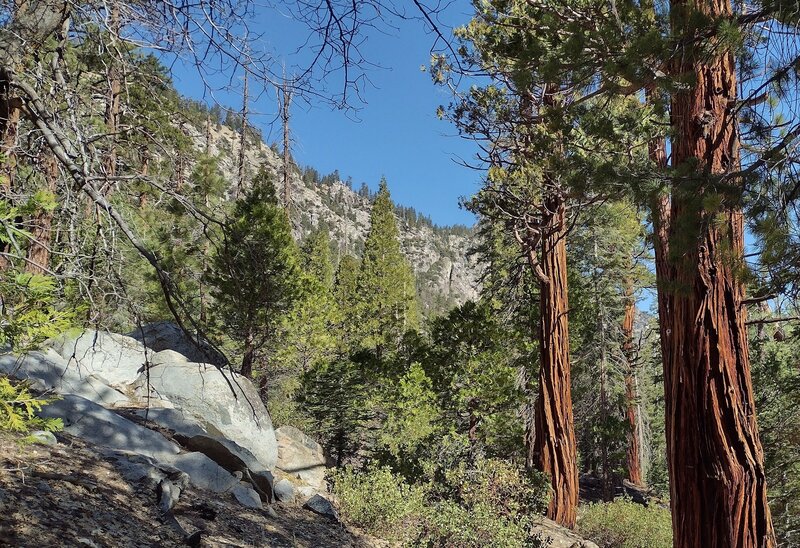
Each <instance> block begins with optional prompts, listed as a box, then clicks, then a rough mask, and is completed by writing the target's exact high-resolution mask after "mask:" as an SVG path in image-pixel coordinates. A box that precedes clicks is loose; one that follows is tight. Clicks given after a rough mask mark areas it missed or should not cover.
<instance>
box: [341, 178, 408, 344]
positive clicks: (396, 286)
mask: <svg viewBox="0 0 800 548" xmlns="http://www.w3.org/2000/svg"><path fill="white" fill-rule="evenodd" d="M356 299H357V301H356V302H357V305H356V306H357V308H356V312H357V314H358V318H359V321H360V324H361V326H360V330H361V338H362V344H363V346H364V347H365V348H374V349H378V351H379V353H380V351H381V349H384V348H385V347H387V346H392V345H396V344H397V343H399V341H400V338H401V337H402V336H403V334H404V333H405V332H406V331H408V330H410V329H414V328H416V327H417V326H418V325H419V311H418V305H417V298H416V283H415V281H414V273H413V271H412V270H411V266H410V265H409V264H408V261H407V260H406V258H405V256H404V255H403V252H402V250H401V249H400V232H399V230H398V228H397V222H396V219H395V216H394V205H393V204H392V200H391V197H390V196H389V188H388V185H387V183H386V180H385V179H384V180H381V184H380V188H379V190H378V194H377V195H376V197H375V201H374V202H373V204H372V211H371V214H370V230H369V234H368V235H367V240H366V242H365V244H364V254H363V256H362V258H361V269H360V270H359V273H358V280H357V284H356Z"/></svg>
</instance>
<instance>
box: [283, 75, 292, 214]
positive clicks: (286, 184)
mask: <svg viewBox="0 0 800 548" xmlns="http://www.w3.org/2000/svg"><path fill="white" fill-rule="evenodd" d="M291 102H292V94H291V93H290V92H289V87H288V86H287V84H286V79H285V78H284V81H283V103H282V110H281V118H282V121H283V207H284V209H285V210H286V216H287V217H289V221H290V222H291V220H292V186H291V183H290V180H289V174H290V170H291V167H290V166H291V159H292V156H291V152H290V150H291V149H290V148H289V147H290V145H291V139H290V138H289V112H290V111H289V107H290V105H291Z"/></svg>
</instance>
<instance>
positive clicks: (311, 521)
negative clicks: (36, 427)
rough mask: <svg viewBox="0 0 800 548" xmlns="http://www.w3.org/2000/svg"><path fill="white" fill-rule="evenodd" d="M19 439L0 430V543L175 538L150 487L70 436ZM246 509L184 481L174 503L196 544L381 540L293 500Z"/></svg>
mask: <svg viewBox="0 0 800 548" xmlns="http://www.w3.org/2000/svg"><path fill="white" fill-rule="evenodd" d="M57 438H58V441H59V443H58V444H56V445H52V446H46V445H33V444H26V445H21V444H20V443H19V439H20V437H19V436H14V435H11V434H7V433H0V546H13V547H15V548H16V547H20V548H22V547H36V548H39V547H43V546H86V547H89V548H95V547H109V548H118V547H120V548H121V547H136V548H144V547H162V546H164V547H169V546H182V545H184V543H183V538H182V537H181V535H180V534H179V533H177V532H176V531H175V529H173V528H172V527H171V526H170V525H169V524H168V523H166V522H164V521H163V520H162V518H161V517H160V513H159V510H158V508H157V504H156V494H155V493H154V492H153V491H152V490H148V489H146V488H145V487H144V485H140V484H132V483H130V482H128V481H126V480H125V479H124V478H123V477H122V476H121V475H120V474H119V473H118V471H117V470H116V469H115V468H114V466H113V465H112V464H111V462H109V461H107V460H105V459H104V458H103V457H102V456H101V455H99V454H98V453H97V452H96V451H94V450H93V447H92V446H91V445H88V444H86V443H84V442H83V441H81V440H80V439H78V438H75V437H72V436H69V435H66V434H58V435H57ZM273 509H274V510H275V515H274V516H270V515H269V513H268V512H267V511H266V510H263V511H262V510H251V509H248V508H244V507H242V506H241V505H239V504H238V503H236V502H235V501H234V500H233V498H232V497H230V496H225V495H216V494H213V493H209V492H205V491H202V490H199V489H196V488H193V487H188V488H187V489H186V490H185V491H184V492H183V493H182V495H181V497H180V500H179V501H178V503H177V504H176V506H175V508H174V515H175V518H176V519H177V521H178V522H179V523H180V525H181V526H182V527H183V528H184V529H185V530H186V531H187V532H189V533H190V534H191V533H194V532H196V531H198V530H202V531H203V534H202V535H201V539H202V540H201V541H200V544H199V546H204V547H244V546H275V547H283V546H286V547H299V548H304V547H308V548H311V547H327V546H331V547H340V546H341V547H353V548H371V547H374V546H379V545H381V544H382V543H380V542H379V541H376V540H374V539H371V538H368V537H365V536H363V535H360V534H358V533H356V532H354V531H350V530H348V529H346V528H345V527H343V526H342V525H340V524H337V523H334V522H332V521H329V520H328V519H326V518H323V517H321V516H318V515H316V514H313V513H311V512H310V511H308V510H304V509H302V508H300V507H297V506H280V505H275V506H273Z"/></svg>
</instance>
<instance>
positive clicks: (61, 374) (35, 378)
mask: <svg viewBox="0 0 800 548" xmlns="http://www.w3.org/2000/svg"><path fill="white" fill-rule="evenodd" d="M0 372H2V373H5V374H6V375H9V376H12V377H14V378H16V379H20V380H29V381H31V382H32V383H33V386H34V387H35V388H37V389H38V390H42V391H44V390H52V391H55V392H57V393H59V394H74V395H77V396H81V397H84V398H86V399H87V400H91V401H93V402H96V403H100V404H103V405H108V406H113V405H120V404H128V403H130V400H129V399H128V397H127V396H125V395H124V394H122V393H121V392H119V391H117V390H115V389H113V388H111V387H110V386H109V385H108V384H107V383H106V382H105V381H104V380H103V379H101V378H99V377H98V376H96V375H92V374H90V373H89V370H88V369H87V368H82V367H78V365H77V364H76V363H72V364H68V363H67V360H65V359H64V358H62V357H61V356H60V355H59V354H58V353H57V352H56V351H54V350H52V349H46V350H45V351H44V352H30V353H28V354H26V355H24V356H15V355H13V354H4V355H0Z"/></svg>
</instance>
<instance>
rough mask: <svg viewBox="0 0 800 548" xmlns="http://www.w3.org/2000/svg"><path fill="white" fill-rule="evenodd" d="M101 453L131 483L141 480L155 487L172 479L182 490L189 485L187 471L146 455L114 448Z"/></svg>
mask: <svg viewBox="0 0 800 548" xmlns="http://www.w3.org/2000/svg"><path fill="white" fill-rule="evenodd" d="M100 454H102V455H103V457H104V458H105V459H106V460H108V461H110V462H111V463H112V464H113V466H114V468H116V469H117V470H118V471H119V473H120V475H121V476H122V477H123V478H125V480H127V481H129V482H131V483H140V482H141V483H143V484H145V485H146V486H147V487H148V488H149V489H154V488H155V487H156V486H157V485H159V484H160V483H161V482H162V481H164V480H168V481H170V482H171V483H172V484H174V485H175V486H177V487H179V488H180V489H182V490H183V489H186V486H187V485H189V475H188V474H187V473H186V472H183V471H182V470H178V469H177V468H175V467H174V466H172V465H170V464H167V463H164V462H158V461H156V460H154V459H152V458H150V457H147V456H145V455H140V454H139V453H132V452H130V451H118V450H114V449H106V450H102V451H100Z"/></svg>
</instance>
